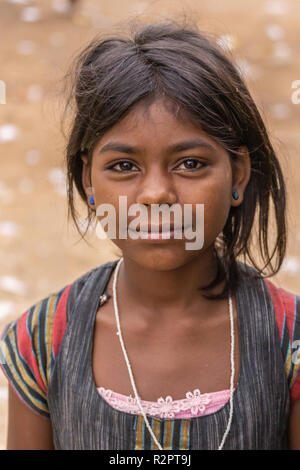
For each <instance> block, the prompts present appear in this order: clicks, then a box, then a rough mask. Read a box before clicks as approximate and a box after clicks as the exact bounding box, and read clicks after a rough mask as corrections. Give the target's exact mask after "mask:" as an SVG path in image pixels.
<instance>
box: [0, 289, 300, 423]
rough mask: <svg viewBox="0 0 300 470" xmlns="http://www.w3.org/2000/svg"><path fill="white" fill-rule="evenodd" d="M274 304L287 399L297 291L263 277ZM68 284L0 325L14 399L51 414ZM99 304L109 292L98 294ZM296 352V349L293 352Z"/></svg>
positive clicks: (0, 360) (299, 321)
mask: <svg viewBox="0 0 300 470" xmlns="http://www.w3.org/2000/svg"><path fill="white" fill-rule="evenodd" d="M265 283H266V285H267V287H268V289H269V292H270V294H271V297H272V301H273V304H274V307H275V314H276V322H277V326H278V332H279V337H280V347H281V351H282V355H283V359H284V368H285V373H286V378H287V382H288V386H289V390H290V399H291V403H293V402H294V401H295V400H297V399H298V398H299V397H300V373H299V372H300V296H297V295H295V294H293V293H291V292H288V291H286V290H284V289H281V288H278V287H276V286H275V285H274V284H273V283H272V282H271V281H269V280H265ZM71 286H72V284H69V285H66V286H65V287H63V288H62V289H60V290H59V291H58V292H56V293H52V294H50V295H49V296H48V297H46V298H44V299H42V300H40V301H38V302H37V303H36V304H34V305H33V306H31V307H30V308H29V309H28V310H27V311H26V312H24V313H23V315H21V316H20V317H19V318H17V319H16V320H15V321H13V322H11V323H9V324H8V325H6V327H5V328H4V331H3V333H2V335H1V341H0V365H1V368H2V370H3V372H4V374H5V376H6V377H7V379H8V381H9V383H10V385H11V386H12V388H13V389H14V390H15V392H16V393H17V395H18V396H19V398H20V399H21V400H22V401H23V402H24V403H25V404H26V405H27V406H28V407H29V408H30V409H31V410H32V411H34V412H35V413H37V414H38V415H40V416H42V417H45V418H48V419H49V418H50V414H49V409H48V404H47V391H48V383H49V381H50V377H51V375H52V371H53V368H54V365H55V362H56V358H57V356H58V353H59V349H60V344H61V341H62V339H63V337H64V333H65V330H66V327H67V315H66V309H67V300H68V296H69V292H70V288H71ZM102 297H103V302H102V301H101V299H100V304H99V305H100V306H101V302H102V303H104V302H105V300H106V299H107V297H109V295H108V294H107V293H106V292H105V294H104V295H103V296H102ZM298 353H299V354H298Z"/></svg>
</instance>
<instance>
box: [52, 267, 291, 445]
mask: <svg viewBox="0 0 300 470" xmlns="http://www.w3.org/2000/svg"><path fill="white" fill-rule="evenodd" d="M117 261H118V260H116V261H112V262H108V263H106V264H104V265H102V266H100V267H99V268H97V269H94V270H92V271H90V272H89V273H87V274H86V275H84V276H82V277H81V278H79V279H78V280H77V281H75V283H74V284H73V285H72V287H71V291H70V296H69V299H68V305H67V308H68V312H67V317H68V324H67V329H66V333H65V335H64V338H63V341H62V343H61V346H60V351H59V354H58V357H57V360H56V363H55V367H54V370H53V373H52V377H51V380H50V384H49V388H48V405H49V410H50V416H51V420H52V426H53V436H54V445H55V448H56V449H74V450H76V449H77V450H79V449H81V450H90V449H98V450H105V449H115V450H123V449H124V450H131V449H134V448H135V429H134V422H135V415H132V414H130V413H126V412H122V411H118V410H115V409H114V408H113V407H112V406H110V405H109V404H108V403H107V402H106V401H105V400H104V399H103V398H102V397H101V396H100V395H99V393H98V391H97V389H96V386H95V384H94V380H93V375H92V346H93V344H92V342H93V328H94V322H95V315H96V312H97V310H98V304H99V297H100V295H101V294H102V293H103V292H104V290H105V287H106V285H107V282H108V280H109V277H110V275H111V273H112V270H113V269H114V268H115V266H116V264H117ZM239 265H240V268H241V270H242V271H244V272H249V270H250V272H255V270H254V269H253V268H251V267H249V266H247V265H244V264H243V263H240V262H239ZM236 300H237V312H238V322H239V330H240V351H241V352H240V354H241V366H240V374H239V380H238V385H237V388H236V391H235V394H234V401H233V405H234V408H233V420H232V425H231V429H230V433H229V434H228V436H227V439H226V441H225V444H224V447H223V448H224V449H278V450H280V449H286V448H288V444H287V421H288V415H289V389H288V384H287V380H286V376H285V371H284V367H283V360H282V355H281V350H280V342H279V334H278V328H277V324H276V319H275V312H274V307H273V304H272V300H271V297H270V294H269V292H268V289H267V286H266V285H265V282H264V281H263V279H258V280H251V279H248V278H247V277H244V278H243V279H242V282H241V283H240V286H239V288H238V292H237V296H236ZM228 386H229V384H228ZM229 409H230V407H229V402H228V403H227V404H225V406H224V407H223V408H222V409H220V410H219V411H217V412H216V413H213V414H211V415H207V416H202V417H196V418H191V420H190V448H191V449H217V448H218V446H219V444H220V442H221V439H222V437H223V434H224V432H225V429H226V426H227V422H228V418H229ZM166 421H167V419H164V418H161V419H160V422H161V424H162V425H164V423H165V422H166Z"/></svg>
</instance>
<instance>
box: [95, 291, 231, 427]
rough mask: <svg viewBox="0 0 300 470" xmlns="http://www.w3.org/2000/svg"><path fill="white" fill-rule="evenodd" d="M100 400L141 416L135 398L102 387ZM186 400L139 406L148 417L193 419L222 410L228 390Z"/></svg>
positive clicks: (197, 394)
mask: <svg viewBox="0 0 300 470" xmlns="http://www.w3.org/2000/svg"><path fill="white" fill-rule="evenodd" d="M110 297H111V296H110V295H109V294H108V293H107V292H105V293H104V294H103V295H102V296H101V297H100V305H102V304H104V303H105V302H107V301H108V299H109V298H110ZM97 390H98V392H99V394H100V395H101V396H102V398H103V399H104V400H105V401H106V402H107V403H109V404H110V405H111V406H112V407H113V408H116V409H117V410H120V411H125V412H126V413H132V414H142V413H141V410H140V407H139V405H138V402H137V400H136V398H135V397H134V398H133V397H132V396H131V395H130V396H129V397H128V396H126V395H122V394H120V393H116V392H113V391H112V390H109V389H105V388H104V387H98V388H97ZM185 396H186V398H182V399H181V400H173V398H172V397H171V396H170V395H168V396H167V397H166V398H163V397H160V398H158V400H157V401H146V400H141V405H142V407H143V409H144V411H145V413H146V415H148V416H152V417H158V418H171V419H172V418H195V417H197V416H204V415H208V414H211V413H215V412H216V411H218V410H219V409H220V408H222V407H223V406H224V405H225V403H226V402H227V401H228V400H229V398H230V389H229V390H221V391H219V392H213V393H201V392H200V390H199V389H196V390H194V391H193V392H187V393H186V395H185Z"/></svg>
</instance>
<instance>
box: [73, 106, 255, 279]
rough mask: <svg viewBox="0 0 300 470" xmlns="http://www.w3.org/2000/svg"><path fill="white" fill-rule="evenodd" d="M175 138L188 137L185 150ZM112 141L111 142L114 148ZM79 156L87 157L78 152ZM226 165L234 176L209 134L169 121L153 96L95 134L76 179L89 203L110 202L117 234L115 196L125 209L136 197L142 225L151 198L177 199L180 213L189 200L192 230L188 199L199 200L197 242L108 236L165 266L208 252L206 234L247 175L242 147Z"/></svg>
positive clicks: (139, 258)
mask: <svg viewBox="0 0 300 470" xmlns="http://www.w3.org/2000/svg"><path fill="white" fill-rule="evenodd" d="M196 140H197V142H195V141H196ZM183 142H185V143H186V142H192V143H191V144H190V145H186V147H185V149H183V146H182V148H181V149H180V148H177V149H171V147H173V146H175V144H182V143H183ZM108 144H109V146H110V147H109V148H108V147H107V145H108ZM113 145H115V146H118V148H115V149H114V148H113ZM122 146H123V148H121V147H122ZM105 147H106V148H105ZM125 147H126V148H125ZM82 159H83V161H84V163H86V162H87V157H86V156H82ZM233 170H234V175H233V174H232V168H231V163H230V158H229V154H228V153H227V151H225V150H224V149H223V148H222V147H221V146H220V145H219V144H218V143H217V142H216V141H215V140H214V139H213V138H211V137H210V136H208V135H207V134H206V133H205V132H203V131H202V130H201V129H200V128H198V127H195V125H193V124H191V122H189V121H186V122H184V123H183V122H182V121H179V120H177V119H176V117H175V116H174V115H173V114H172V113H171V112H170V111H168V110H167V109H166V107H165V106H164V104H163V102H162V101H156V102H154V103H153V104H152V105H151V106H150V107H149V108H148V110H147V113H145V110H144V108H143V107H139V106H136V107H135V109H132V110H131V111H130V113H128V115H127V116H126V117H125V118H123V119H122V120H121V121H120V122H118V123H117V124H115V125H114V126H113V128H111V129H110V130H109V131H108V132H106V133H105V135H104V136H102V137H101V139H100V140H99V142H98V143H97V145H96V147H95V148H94V152H93V156H92V166H91V173H90V175H89V170H88V167H87V165H86V164H85V165H83V184H84V187H85V189H86V192H87V194H89V193H88V188H90V187H92V190H93V196H94V201H95V205H93V206H91V207H93V208H94V209H97V207H98V206H99V205H100V204H107V203H109V204H111V205H112V206H114V207H115V212H116V216H117V217H116V222H117V223H116V228H117V230H116V234H117V237H118V233H119V232H118V230H119V224H118V221H119V196H126V197H127V208H129V206H130V205H132V204H136V203H137V204H143V205H145V206H146V207H147V213H148V216H149V219H148V224H149V225H150V213H151V212H150V210H151V206H150V205H151V204H168V205H170V206H171V205H172V204H179V205H180V206H181V207H182V213H184V204H194V206H193V228H194V229H195V228H196V226H195V222H196V212H195V211H196V206H195V205H196V204H203V205H204V225H203V227H204V242H203V245H202V248H201V249H196V250H194V249H193V250H190V249H186V246H185V244H186V242H193V241H194V240H187V239H185V238H184V236H182V238H181V239H168V240H161V241H157V240H154V241H153V240H151V239H140V238H139V239H137V240H133V239H132V238H130V236H129V235H128V236H127V238H126V239H118V238H117V239H114V240H113V242H114V243H115V244H116V245H117V246H118V247H119V248H120V249H121V250H122V252H123V256H124V257H129V258H131V259H132V260H134V261H136V262H137V263H138V264H140V265H142V266H145V267H147V268H149V269H154V270H158V271H159V270H171V269H176V268H177V267H179V266H182V265H183V264H185V263H187V262H188V261H190V260H191V259H192V258H195V257H199V256H201V255H203V254H204V252H206V254H207V250H211V252H213V250H212V249H213V245H214V241H215V239H216V237H217V236H218V234H219V233H220V232H221V231H222V229H223V227H224V225H225V223H226V220H227V217H228V213H229V210H230V207H231V206H238V205H239V204H241V202H242V199H243V192H244V189H245V187H246V185H247V183H248V180H249V178H250V159H249V155H248V153H247V152H246V151H244V150H243V149H242V151H241V156H240V158H239V159H238V161H237V162H236V163H234V164H233ZM90 178H91V179H90ZM233 189H235V190H236V191H237V192H238V194H239V199H238V200H237V201H235V200H234V199H233V197H232V191H233ZM126 215H127V214H126ZM105 216H107V214H105ZM137 216H138V213H137V214H135V215H134V216H128V217H127V222H128V224H129V223H130V221H132V220H133V219H136V218H137ZM102 218H103V217H102ZM161 223H162V219H160V224H161ZM171 223H172V218H171ZM148 224H147V225H148ZM183 224H184V221H183ZM106 230H107V229H106Z"/></svg>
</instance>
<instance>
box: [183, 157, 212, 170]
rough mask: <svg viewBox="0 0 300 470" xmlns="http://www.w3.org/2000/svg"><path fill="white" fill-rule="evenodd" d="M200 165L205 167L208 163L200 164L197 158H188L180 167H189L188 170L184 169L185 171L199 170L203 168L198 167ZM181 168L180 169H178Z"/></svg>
mask: <svg viewBox="0 0 300 470" xmlns="http://www.w3.org/2000/svg"><path fill="white" fill-rule="evenodd" d="M198 163H199V164H200V165H201V166H205V165H206V163H205V162H200V160H197V159H196V158H187V159H186V160H184V161H183V162H181V164H180V165H187V167H186V168H184V169H185V170H199V168H201V167H200V166H198V167H197V164H198ZM180 165H179V166H180ZM177 168H179V167H177Z"/></svg>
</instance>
